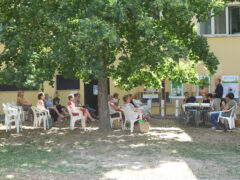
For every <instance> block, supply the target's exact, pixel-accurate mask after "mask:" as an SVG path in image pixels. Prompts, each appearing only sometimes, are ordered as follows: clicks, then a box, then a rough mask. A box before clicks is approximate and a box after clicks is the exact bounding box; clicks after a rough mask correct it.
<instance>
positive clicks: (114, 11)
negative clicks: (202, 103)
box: [0, 0, 226, 89]
mask: <svg viewBox="0 0 240 180" xmlns="http://www.w3.org/2000/svg"><path fill="white" fill-rule="evenodd" d="M225 2H226V1H225ZM224 5H225V3H224V1H222V0H214V1H209V0H132V1H129V0H34V1H31V0H11V1H10V0H0V23H1V24H2V31H1V34H0V42H1V43H3V44H4V51H3V52H2V53H1V54H0V67H1V70H0V84H16V85H18V86H24V87H30V86H34V87H39V85H40V84H42V83H43V82H44V81H50V82H51V84H52V83H53V76H54V74H55V73H56V71H57V72H58V73H60V74H63V75H64V76H66V77H72V78H79V79H82V80H84V81H88V80H89V77H90V75H92V76H93V77H94V78H96V79H99V78H109V77H112V78H113V79H114V80H115V82H116V85H119V86H121V87H122V88H125V89H131V88H133V87H136V86H138V85H146V86H149V87H159V85H160V81H161V80H163V79H169V80H173V81H177V82H190V83H194V82H196V81H197V73H196V71H195V69H194V67H195V65H196V64H197V63H199V62H203V63H204V65H205V66H206V68H207V69H208V71H209V72H210V74H213V73H214V72H215V71H216V69H217V65H218V64H219V62H218V60H217V58H216V57H215V56H214V54H213V53H211V52H210V51H209V46H208V44H207V40H206V39H205V38H204V37H202V36H199V35H197V33H196V28H195V27H196V25H195V24H194V22H193V19H194V18H196V19H197V21H206V20H207V18H209V14H210V12H211V10H213V11H214V12H218V11H219V9H221V8H223V7H224ZM181 60H184V61H181Z"/></svg>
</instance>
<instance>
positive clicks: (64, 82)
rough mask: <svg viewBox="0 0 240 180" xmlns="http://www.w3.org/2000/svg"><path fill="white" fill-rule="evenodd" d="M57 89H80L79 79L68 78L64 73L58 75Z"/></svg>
mask: <svg viewBox="0 0 240 180" xmlns="http://www.w3.org/2000/svg"><path fill="white" fill-rule="evenodd" d="M56 82H57V90H68V89H80V81H79V79H77V80H75V79H66V78H64V77H63V76H62V75H57V77H56Z"/></svg>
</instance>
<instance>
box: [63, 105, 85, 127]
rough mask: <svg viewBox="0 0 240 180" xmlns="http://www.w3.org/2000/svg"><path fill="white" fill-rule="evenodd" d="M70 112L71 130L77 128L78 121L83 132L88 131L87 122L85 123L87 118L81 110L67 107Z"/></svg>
mask: <svg viewBox="0 0 240 180" xmlns="http://www.w3.org/2000/svg"><path fill="white" fill-rule="evenodd" d="M67 109H68V112H69V114H70V129H71V130H74V127H75V122H76V121H79V120H80V121H81V125H82V128H83V130H85V129H86V122H85V117H84V116H83V112H82V111H80V110H73V109H72V108H71V107H69V106H68V107H67ZM73 113H76V114H78V116H73Z"/></svg>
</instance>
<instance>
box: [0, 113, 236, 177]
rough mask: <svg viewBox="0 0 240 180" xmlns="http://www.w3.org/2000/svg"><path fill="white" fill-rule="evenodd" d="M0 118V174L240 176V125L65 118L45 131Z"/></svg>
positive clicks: (157, 120)
mask: <svg viewBox="0 0 240 180" xmlns="http://www.w3.org/2000/svg"><path fill="white" fill-rule="evenodd" d="M25 125H26V126H24V129H23V132H22V133H20V134H16V130H15V129H12V130H11V132H8V133H6V132H5V130H4V126H2V125H1V124H0V179H33V180H42V179H43V180H45V179H46V180H48V179H66V180H68V179H76V180H77V179H84V180H85V179H94V180H95V179H124V180H125V179H131V180H134V179H137V180H142V179H146V180H148V179H173V180H175V179H240V139H239V138H240V130H238V129H237V130H234V131H232V132H227V133H224V132H214V131H210V130H209V129H208V128H206V127H205V128H195V127H192V126H186V125H184V124H183V123H181V122H180V121H179V120H175V119H158V118H155V119H152V120H151V129H150V132H149V133H145V134H142V133H133V134H131V133H130V132H129V130H126V131H125V132H122V131H121V130H120V129H115V130H113V131H111V132H110V133H109V134H102V133H100V132H99V131H98V128H97V127H98V122H95V123H91V124H88V128H87V130H86V131H85V132H84V131H83V130H81V129H80V123H78V124H77V128H76V129H75V130H74V131H71V130H69V126H68V125H69V122H65V123H63V124H60V125H58V126H57V127H55V128H52V129H50V130H48V131H46V132H44V131H43V129H42V128H38V129H32V127H31V125H32V123H31V124H30V123H26V124H25Z"/></svg>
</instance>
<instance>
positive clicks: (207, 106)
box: [182, 103, 212, 126]
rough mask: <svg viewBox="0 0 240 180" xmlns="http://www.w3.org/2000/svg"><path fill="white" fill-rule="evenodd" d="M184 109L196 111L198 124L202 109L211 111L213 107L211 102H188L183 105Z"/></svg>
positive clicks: (185, 110) (196, 122)
mask: <svg viewBox="0 0 240 180" xmlns="http://www.w3.org/2000/svg"><path fill="white" fill-rule="evenodd" d="M182 108H183V111H184V112H187V111H194V112H195V118H194V120H195V124H196V126H198V124H199V121H200V111H207V112H208V111H211V109H212V107H211V105H210V103H186V104H183V105H182Z"/></svg>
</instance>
